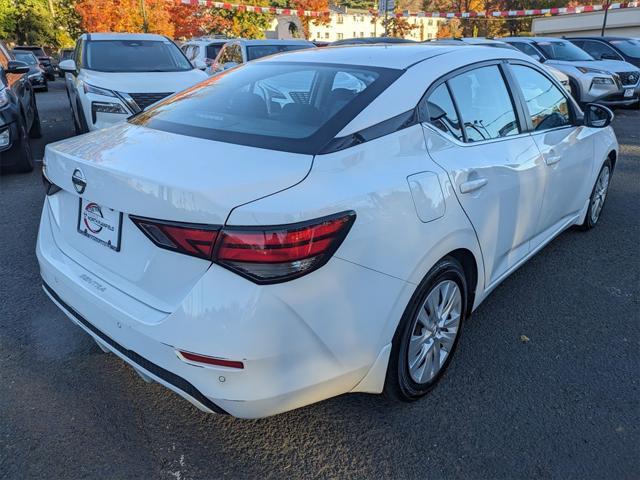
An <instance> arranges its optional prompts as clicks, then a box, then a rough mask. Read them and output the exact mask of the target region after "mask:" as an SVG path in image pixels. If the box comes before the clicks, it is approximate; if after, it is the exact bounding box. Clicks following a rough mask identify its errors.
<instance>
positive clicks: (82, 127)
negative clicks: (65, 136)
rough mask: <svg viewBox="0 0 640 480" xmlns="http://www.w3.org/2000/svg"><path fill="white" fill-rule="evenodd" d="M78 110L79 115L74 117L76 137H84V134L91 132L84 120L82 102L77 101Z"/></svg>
mask: <svg viewBox="0 0 640 480" xmlns="http://www.w3.org/2000/svg"><path fill="white" fill-rule="evenodd" d="M76 109H77V112H78V115H77V116H76V115H73V127H74V128H75V130H76V135H82V134H83V133H87V132H88V131H89V127H87V121H86V120H85V118H84V110H82V105H80V102H79V101H77V100H76ZM72 113H73V110H72Z"/></svg>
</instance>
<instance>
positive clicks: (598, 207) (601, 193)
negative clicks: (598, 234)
mask: <svg viewBox="0 0 640 480" xmlns="http://www.w3.org/2000/svg"><path fill="white" fill-rule="evenodd" d="M610 184H611V159H609V158H607V159H606V160H605V162H604V164H603V165H602V168H601V169H600V172H599V173H598V176H597V177H596V182H595V184H594V185H593V190H591V195H590V196H589V208H588V209H587V215H586V216H585V218H584V222H583V223H582V225H580V228H581V229H582V230H591V229H592V228H593V227H595V226H596V225H597V223H598V220H600V217H601V216H602V211H603V209H604V204H605V201H606V199H607V193H608V192H609V185H610Z"/></svg>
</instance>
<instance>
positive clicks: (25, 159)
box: [0, 41, 41, 172]
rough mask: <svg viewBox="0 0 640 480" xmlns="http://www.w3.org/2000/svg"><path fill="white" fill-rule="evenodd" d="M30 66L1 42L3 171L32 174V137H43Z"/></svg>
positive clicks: (0, 142)
mask: <svg viewBox="0 0 640 480" xmlns="http://www.w3.org/2000/svg"><path fill="white" fill-rule="evenodd" d="M28 72H29V65H27V64H26V63H24V62H21V61H19V60H16V58H15V56H14V55H13V54H12V53H11V52H10V51H9V49H8V48H7V46H6V45H5V44H4V42H2V41H0V167H3V168H4V167H8V168H11V169H13V170H14V171H17V172H30V171H31V170H33V154H32V152H31V144H30V143H29V137H32V138H37V137H40V134H41V133H40V116H39V115H38V107H37V105H36V96H35V94H34V93H33V87H32V86H31V83H30V82H29V79H28V76H27V75H28Z"/></svg>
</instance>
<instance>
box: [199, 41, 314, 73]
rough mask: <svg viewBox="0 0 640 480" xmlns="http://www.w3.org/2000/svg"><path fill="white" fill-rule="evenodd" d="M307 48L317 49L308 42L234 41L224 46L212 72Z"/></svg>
mask: <svg viewBox="0 0 640 480" xmlns="http://www.w3.org/2000/svg"><path fill="white" fill-rule="evenodd" d="M305 48H316V46H315V45H314V44H313V43H311V42H309V41H307V40H237V39H236V40H232V41H229V42H227V43H225V44H224V46H223V47H222V49H221V50H220V53H218V57H217V58H216V60H215V62H214V63H213V66H212V67H211V70H212V72H213V73H214V74H217V73H220V72H222V71H224V70H227V69H229V68H232V67H235V66H237V65H241V64H243V63H246V62H249V61H251V60H256V59H258V58H262V57H266V56H267V55H273V54H275V53H282V52H292V51H294V50H301V49H305Z"/></svg>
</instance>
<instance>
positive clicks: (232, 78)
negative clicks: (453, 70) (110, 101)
mask: <svg viewBox="0 0 640 480" xmlns="http://www.w3.org/2000/svg"><path fill="white" fill-rule="evenodd" d="M401 73H402V72H401V71H399V70H393V69H385V68H372V67H342V66H333V65H319V64H308V63H303V64H297V63H285V62H282V63H273V62H265V63H262V62H260V63H255V64H254V63H247V64H245V65H244V66H243V67H241V68H238V69H234V70H229V71H227V72H225V73H222V74H221V75H218V76H215V77H212V78H210V79H209V80H207V81H206V82H204V83H202V84H200V85H198V86H196V87H193V88H191V89H188V90H185V91H184V92H182V93H179V94H177V95H174V96H173V97H172V98H170V99H167V100H166V101H164V102H161V103H159V104H158V105H157V106H156V107H153V108H151V109H149V110H147V111H144V112H142V113H141V114H140V115H138V116H137V117H134V118H133V119H131V120H130V121H131V122H132V123H134V124H137V125H144V126H147V127H149V128H155V129H159V130H165V131H170V132H174V133H180V134H183V135H190V136H196V137H201V138H209V139H213V140H219V141H227V142H230V143H239V144H243V145H251V146H258V147H262V148H271V149H274V150H285V151H293V152H301V153H316V152H317V151H319V150H320V148H321V147H323V146H324V145H326V144H327V143H328V142H329V141H330V140H331V139H333V137H334V136H335V134H336V133H337V132H339V131H340V129H341V128H342V127H343V126H344V125H346V124H347V123H348V122H349V121H351V120H352V119H353V118H354V117H355V115H357V114H358V113H359V111H360V110H362V108H364V107H365V106H366V105H367V104H368V103H369V102H370V101H371V100H373V99H374V98H375V97H376V96H377V95H378V94H379V93H380V92H381V91H382V90H383V89H384V88H386V87H387V86H388V85H389V84H390V83H391V82H392V81H394V80H395V79H396V78H397V77H398V76H399V75H400V74H401Z"/></svg>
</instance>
